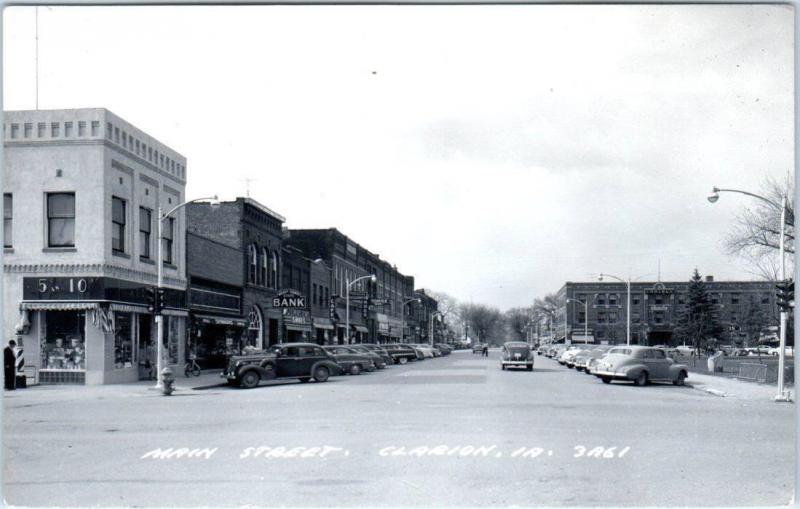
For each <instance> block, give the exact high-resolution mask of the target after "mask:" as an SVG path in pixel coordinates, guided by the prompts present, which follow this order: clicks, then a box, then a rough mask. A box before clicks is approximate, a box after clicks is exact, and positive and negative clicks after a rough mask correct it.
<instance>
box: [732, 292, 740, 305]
mask: <svg viewBox="0 0 800 509" xmlns="http://www.w3.org/2000/svg"><path fill="white" fill-rule="evenodd" d="M738 303H739V294H738V293H732V294H731V304H738Z"/></svg>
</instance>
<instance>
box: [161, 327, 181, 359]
mask: <svg viewBox="0 0 800 509" xmlns="http://www.w3.org/2000/svg"><path fill="white" fill-rule="evenodd" d="M163 318H164V320H165V321H166V322H167V323H166V326H165V327H164V338H163V340H162V343H161V344H162V345H163V346H164V348H165V351H166V354H167V361H168V362H169V363H170V364H177V363H178V344H179V342H180V339H181V334H182V332H181V328H182V326H183V318H182V317H180V316H164V317H163Z"/></svg>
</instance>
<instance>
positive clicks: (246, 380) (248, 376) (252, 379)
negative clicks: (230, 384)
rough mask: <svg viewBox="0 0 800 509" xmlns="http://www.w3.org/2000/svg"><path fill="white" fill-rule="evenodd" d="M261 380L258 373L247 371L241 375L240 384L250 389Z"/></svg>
mask: <svg viewBox="0 0 800 509" xmlns="http://www.w3.org/2000/svg"><path fill="white" fill-rule="evenodd" d="M260 380H261V377H260V376H258V373H256V372H255V371H248V372H247V373H245V374H244V376H243V377H242V381H241V382H240V385H241V386H242V387H243V388H245V389H252V388H253V387H255V386H257V385H258V382H259V381H260Z"/></svg>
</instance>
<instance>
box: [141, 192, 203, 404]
mask: <svg viewBox="0 0 800 509" xmlns="http://www.w3.org/2000/svg"><path fill="white" fill-rule="evenodd" d="M199 201H208V202H209V204H210V205H211V207H212V208H217V207H219V199H218V198H217V195H214V196H212V197H210V198H196V199H194V200H189V201H186V202H183V203H181V204H180V205H177V206H175V207H173V208H172V209H171V210H170V211H169V212H167V213H166V214H164V213H162V211H161V205H159V206H158V211H157V217H158V225H157V229H158V256H157V260H156V274H157V275H158V280H157V283H156V293H158V289H161V287H162V286H163V285H164V267H163V265H164V248H163V246H164V240H163V239H162V238H161V236H162V235H163V231H162V230H163V222H164V220H165V219H167V218H168V217H169V216H171V215H172V214H173V213H174V212H175V211H176V210H178V209H180V208H181V207H185V206H186V205H188V204H190V203H196V202H199ZM172 234H173V236H174V235H175V232H173V233H172ZM155 312H156V343H157V344H156V355H157V356H158V358H157V359H156V370H157V372H156V387H155V388H156V389H161V387H162V384H161V371H162V370H163V369H164V345H163V344H162V343H163V339H162V338H163V337H164V317H163V316H162V315H161V313H160V312H159V310H155Z"/></svg>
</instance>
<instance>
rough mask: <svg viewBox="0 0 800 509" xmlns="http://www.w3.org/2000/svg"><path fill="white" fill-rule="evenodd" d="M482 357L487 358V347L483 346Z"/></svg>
mask: <svg viewBox="0 0 800 509" xmlns="http://www.w3.org/2000/svg"><path fill="white" fill-rule="evenodd" d="M483 356H484V357H489V345H483Z"/></svg>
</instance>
